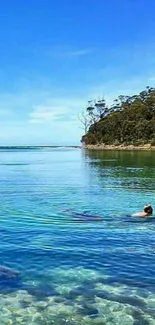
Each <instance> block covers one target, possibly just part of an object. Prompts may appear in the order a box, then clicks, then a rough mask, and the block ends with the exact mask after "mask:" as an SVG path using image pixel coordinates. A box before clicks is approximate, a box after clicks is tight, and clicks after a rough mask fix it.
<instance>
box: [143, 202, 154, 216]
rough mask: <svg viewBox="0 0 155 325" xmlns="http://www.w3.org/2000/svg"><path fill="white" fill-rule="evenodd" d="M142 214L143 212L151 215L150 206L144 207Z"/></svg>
mask: <svg viewBox="0 0 155 325" xmlns="http://www.w3.org/2000/svg"><path fill="white" fill-rule="evenodd" d="M144 212H145V213H148V214H152V213H153V209H152V207H151V205H150V204H148V205H145V207H144Z"/></svg>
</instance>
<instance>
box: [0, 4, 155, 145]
mask: <svg viewBox="0 0 155 325" xmlns="http://www.w3.org/2000/svg"><path fill="white" fill-rule="evenodd" d="M154 12H155V1H154V0H108V1H107V0H66V1H64V0H57V1H54V0H53V1H52V0H26V1H21V0H14V1H12V0H5V1H2V3H1V10H0V29H1V33H0V145H16V144H17V145H46V144H47V145H49V144H51V145H52V144H54V145H55V144H63V145H64V144H66V145H71V144H79V142H80V138H81V135H82V133H83V131H82V130H81V129H80V123H79V121H78V118H77V116H78V114H79V113H80V112H82V111H83V110H84V109H85V108H86V107H87V101H88V100H90V99H94V98H99V97H100V96H105V98H106V99H107V100H108V102H111V101H112V99H113V98H115V97H116V96H118V95H120V94H135V93H137V92H139V91H141V90H143V89H144V88H145V86H147V85H150V86H155V19H154Z"/></svg>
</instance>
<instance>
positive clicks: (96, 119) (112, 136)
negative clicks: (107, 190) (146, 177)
mask: <svg viewBox="0 0 155 325" xmlns="http://www.w3.org/2000/svg"><path fill="white" fill-rule="evenodd" d="M88 104H89V106H88V107H87V108H86V112H85V113H82V114H81V116H79V120H80V121H81V123H82V126H83V128H84V132H85V134H84V135H83V136H82V139H81V142H82V144H83V145H85V146H88V147H89V145H94V146H99V145H102V148H103V149H104V146H105V148H106V146H108V145H110V146H116V147H117V146H121V147H122V148H123V146H124V147H125V146H130V145H132V146H137V147H138V146H145V145H146V144H147V145H148V149H149V148H150V147H151V146H155V88H152V87H146V89H145V90H144V91H142V92H140V93H139V94H138V95H133V96H119V97H118V98H117V99H115V100H114V102H113V104H112V105H111V106H108V105H107V104H106V101H105V99H101V100H98V101H89V102H88ZM109 149H110V148H109ZM146 149H147V148H146Z"/></svg>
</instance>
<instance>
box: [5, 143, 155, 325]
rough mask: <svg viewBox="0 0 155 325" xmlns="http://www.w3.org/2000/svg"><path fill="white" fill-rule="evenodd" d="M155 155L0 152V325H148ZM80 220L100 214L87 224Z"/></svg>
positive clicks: (152, 308)
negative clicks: (146, 211) (140, 215)
mask: <svg viewBox="0 0 155 325" xmlns="http://www.w3.org/2000/svg"><path fill="white" fill-rule="evenodd" d="M154 166H155V153H153V152H152V153H151V152H119V151H118V152H111V151H110V152H108V151H106V152H102V151H81V150H80V149H63V148H62V149H58V148H57V149H50V148H49V149H37V150H35V149H31V150H28V149H23V150H21V149H17V150H15V149H13V150H7V149H6V150H0V193H1V195H0V206H1V214H0V247H1V254H0V264H1V265H2V266H5V267H9V268H11V269H15V270H18V271H19V275H12V273H10V271H9V270H6V272H5V274H4V272H1V270H0V324H14V325H15V324H27V325H28V324H33V325H46V324H56V325H63V324H69V325H75V324H86V325H87V324H90V325H91V324H98V325H101V324H109V325H111V324H121V325H122V324H125V325H126V324H127V325H128V324H134V325H143V324H144V325H147V324H155V236H154V231H155V220H154V219H152V220H141V219H140V220H139V219H135V218H131V217H129V216H128V215H129V214H131V213H133V212H136V211H138V210H141V209H142V208H143V205H145V204H147V203H151V204H152V205H153V206H154V207H155V204H154V197H155V187H154V184H155V169H154ZM76 213H79V214H84V215H85V214H89V215H90V216H99V217H101V218H102V219H101V221H97V222H95V221H93V220H92V219H89V218H88V219H87V217H83V216H82V217H80V216H79V215H76Z"/></svg>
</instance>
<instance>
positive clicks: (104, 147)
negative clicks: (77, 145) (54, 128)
mask: <svg viewBox="0 0 155 325" xmlns="http://www.w3.org/2000/svg"><path fill="white" fill-rule="evenodd" d="M81 148H82V149H85V150H155V146H152V145H151V144H145V145H139V146H134V145H123V144H121V145H107V144H104V143H103V144H95V145H94V144H89V145H84V146H82V147H81Z"/></svg>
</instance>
